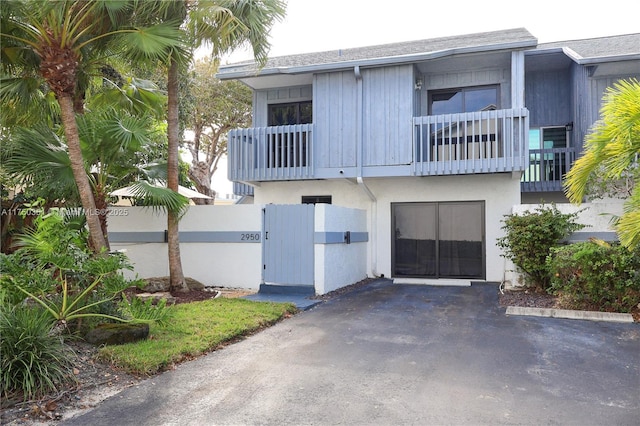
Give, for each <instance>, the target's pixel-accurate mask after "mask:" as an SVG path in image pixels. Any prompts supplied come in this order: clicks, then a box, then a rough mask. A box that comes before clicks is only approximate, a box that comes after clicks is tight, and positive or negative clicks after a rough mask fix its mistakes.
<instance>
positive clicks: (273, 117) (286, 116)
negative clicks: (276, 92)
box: [268, 101, 313, 126]
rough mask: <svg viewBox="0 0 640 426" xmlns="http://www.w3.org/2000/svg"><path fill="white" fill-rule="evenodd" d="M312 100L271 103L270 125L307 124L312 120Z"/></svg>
mask: <svg viewBox="0 0 640 426" xmlns="http://www.w3.org/2000/svg"><path fill="white" fill-rule="evenodd" d="M312 112H313V111H312V107H311V101H305V102H292V103H287V104H272V105H269V120H268V125H269V126H286V125H289V124H307V123H311V121H312V116H313V114H312Z"/></svg>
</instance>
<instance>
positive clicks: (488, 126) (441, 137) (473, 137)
mask: <svg viewBox="0 0 640 426" xmlns="http://www.w3.org/2000/svg"><path fill="white" fill-rule="evenodd" d="M498 107H499V102H498V87H497V86H480V87H464V88H458V89H446V90H435V91H432V92H430V93H429V115H430V116H438V117H440V119H439V120H438V121H437V122H436V123H435V126H433V128H432V129H431V135H430V140H431V141H433V144H434V146H433V147H432V150H431V152H430V158H431V159H434V160H436V161H442V160H444V161H449V160H468V159H480V158H496V157H498V156H502V150H501V147H500V145H499V144H497V143H496V141H497V133H498V127H499V126H498V123H497V121H495V120H489V119H480V115H478V116H477V117H475V118H474V119H473V120H468V119H466V118H465V119H462V120H461V119H460V118H459V117H460V116H455V115H453V116H452V115H451V114H460V113H469V112H478V111H494V110H496V109H498ZM456 117H458V118H456ZM423 153H426V151H423ZM423 160H424V158H423Z"/></svg>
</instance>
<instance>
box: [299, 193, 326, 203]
mask: <svg viewBox="0 0 640 426" xmlns="http://www.w3.org/2000/svg"><path fill="white" fill-rule="evenodd" d="M302 204H331V195H303V196H302Z"/></svg>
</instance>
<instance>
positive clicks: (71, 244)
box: [0, 210, 169, 328]
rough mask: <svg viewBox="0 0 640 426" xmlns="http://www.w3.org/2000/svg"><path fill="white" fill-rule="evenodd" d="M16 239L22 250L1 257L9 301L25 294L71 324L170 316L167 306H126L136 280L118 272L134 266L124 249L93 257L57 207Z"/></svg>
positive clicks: (0, 282)
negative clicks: (125, 294)
mask: <svg viewBox="0 0 640 426" xmlns="http://www.w3.org/2000/svg"><path fill="white" fill-rule="evenodd" d="M17 239H18V241H19V242H20V244H21V246H20V248H19V249H18V250H17V251H16V252H15V253H14V254H12V255H10V256H6V255H2V257H0V262H1V263H0V266H2V267H3V273H2V275H1V276H0V291H1V292H2V293H3V294H5V295H6V297H7V299H8V301H9V302H11V303H12V304H18V303H20V302H21V301H23V300H24V299H26V298H28V299H29V300H30V301H31V302H33V303H35V304H38V305H39V306H40V307H42V308H44V309H45V311H46V312H48V313H49V314H50V315H51V317H52V318H53V319H54V320H56V321H57V322H58V323H60V324H64V325H65V326H71V327H72V328H76V327H78V326H79V325H81V323H82V321H84V320H86V319H89V320H96V319H97V320H100V321H123V322H152V321H154V320H163V319H164V320H165V321H166V318H168V317H167V316H168V315H169V313H168V312H167V313H165V312H162V311H165V310H167V308H166V307H165V306H153V307H150V306H146V305H141V306H138V305H136V307H134V309H128V308H129V305H130V303H129V302H128V301H127V300H125V299H123V298H122V296H121V295H122V292H123V291H124V290H125V289H127V288H128V287H130V286H132V285H136V284H137V283H138V281H130V280H127V279H126V278H125V277H124V275H123V274H122V272H121V271H122V270H123V269H132V266H131V264H130V263H129V261H128V259H127V257H126V256H125V255H123V254H122V253H112V254H109V255H103V256H92V255H91V252H90V250H89V249H88V247H87V239H86V235H85V232H84V231H83V230H82V229H79V228H78V227H77V226H72V225H71V224H69V223H68V222H67V221H66V220H65V217H64V216H63V214H62V213H60V212H59V211H56V210H52V211H51V212H49V213H47V214H42V215H40V216H38V217H37V218H36V219H35V220H34V226H33V228H30V229H28V230H26V231H25V234H24V235H22V236H21V237H19V238H17ZM145 309H146V310H145ZM123 314H126V316H124V315H123ZM136 314H139V315H140V316H139V317H138V316H135V315H136Z"/></svg>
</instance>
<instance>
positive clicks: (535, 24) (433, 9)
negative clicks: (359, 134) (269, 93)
mask: <svg viewBox="0 0 640 426" xmlns="http://www.w3.org/2000/svg"><path fill="white" fill-rule="evenodd" d="M639 12H640V6H639V4H638V3H637V0H605V1H597V2H596V1H593V2H589V1H585V0H528V1H516V0H510V1H505V0H387V1H382V0H288V1H287V16H286V17H285V19H284V20H283V21H281V22H278V23H276V24H275V25H274V27H273V29H272V31H271V38H270V40H271V51H270V55H269V56H283V55H292V54H297V53H309V52H319V51H324V50H337V49H347V48H352V47H362V46H372V45H376V44H386V43H395V42H400V41H412V40H421V39H428V38H436V37H447V36H453V35H462V34H470V33H476V32H485V31H497V30H504V29H509V28H520V27H524V28H526V29H527V30H529V32H530V33H531V34H533V36H535V37H537V38H538V42H539V43H546V42H551V41H564V40H575V39H582V38H592V37H602V36H609V35H619V34H629V33H638V32H640V19H638V16H639V15H638V13H639ZM247 59H252V57H251V54H250V53H249V52H248V51H237V52H235V53H234V54H232V55H230V56H228V57H226V58H224V60H223V62H226V63H233V62H238V61H242V60H247Z"/></svg>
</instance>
